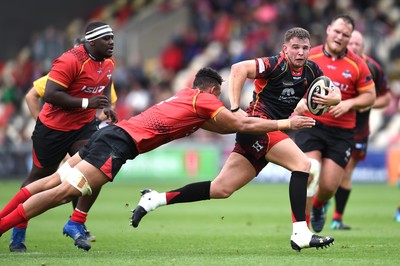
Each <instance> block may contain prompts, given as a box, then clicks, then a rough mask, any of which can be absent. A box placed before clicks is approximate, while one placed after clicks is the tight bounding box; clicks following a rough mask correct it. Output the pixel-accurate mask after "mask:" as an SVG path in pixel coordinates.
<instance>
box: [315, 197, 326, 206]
mask: <svg viewBox="0 0 400 266" xmlns="http://www.w3.org/2000/svg"><path fill="white" fill-rule="evenodd" d="M325 204H326V201H325V202H322V201H319V200H318V199H317V197H314V202H313V205H314V207H315V208H322V207H324V206H325Z"/></svg>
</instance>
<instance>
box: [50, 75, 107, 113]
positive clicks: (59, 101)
mask: <svg viewBox="0 0 400 266" xmlns="http://www.w3.org/2000/svg"><path fill="white" fill-rule="evenodd" d="M83 99H84V98H80V97H74V96H71V95H69V94H68V93H67V90H66V89H65V88H64V87H63V86H61V85H59V84H57V83H56V82H54V81H52V80H50V79H49V80H47V83H46V89H45V92H44V100H45V101H46V102H48V103H51V104H54V105H57V106H62V107H64V108H82V106H83V105H82V103H83V101H84V100H83ZM87 101H88V103H87V108H91V109H97V108H105V107H107V106H109V105H110V103H109V100H108V98H107V96H105V95H96V96H93V97H91V98H88V99H87Z"/></svg>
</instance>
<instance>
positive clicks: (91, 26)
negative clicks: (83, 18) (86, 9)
mask: <svg viewBox="0 0 400 266" xmlns="http://www.w3.org/2000/svg"><path fill="white" fill-rule="evenodd" d="M104 25H108V24H107V23H104V22H99V21H95V22H91V23H89V24H88V25H87V26H86V30H85V34H86V33H87V32H89V31H91V30H94V29H95V28H98V27H100V26H104Z"/></svg>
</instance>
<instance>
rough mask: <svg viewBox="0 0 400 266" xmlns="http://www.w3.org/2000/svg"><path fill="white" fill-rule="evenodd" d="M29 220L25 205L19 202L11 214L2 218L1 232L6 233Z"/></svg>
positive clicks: (0, 222)
mask: <svg viewBox="0 0 400 266" xmlns="http://www.w3.org/2000/svg"><path fill="white" fill-rule="evenodd" d="M28 220H29V219H28V218H27V217H26V215H25V210H24V207H23V205H22V204H19V205H18V207H17V208H16V209H15V210H13V211H12V212H11V213H10V214H8V215H7V216H5V217H3V218H1V219H0V234H4V233H5V232H7V231H8V230H10V229H11V228H13V227H14V226H16V225H17V224H20V223H24V222H28Z"/></svg>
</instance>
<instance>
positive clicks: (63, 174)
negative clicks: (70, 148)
mask: <svg viewBox="0 0 400 266" xmlns="http://www.w3.org/2000/svg"><path fill="white" fill-rule="evenodd" d="M71 170H72V167H71V166H70V165H69V163H68V162H65V163H63V164H62V165H61V166H60V167H59V168H58V170H57V173H58V174H59V175H60V180H61V182H63V181H64V180H65V179H66V178H67V176H68V175H69V173H70V171H71Z"/></svg>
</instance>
